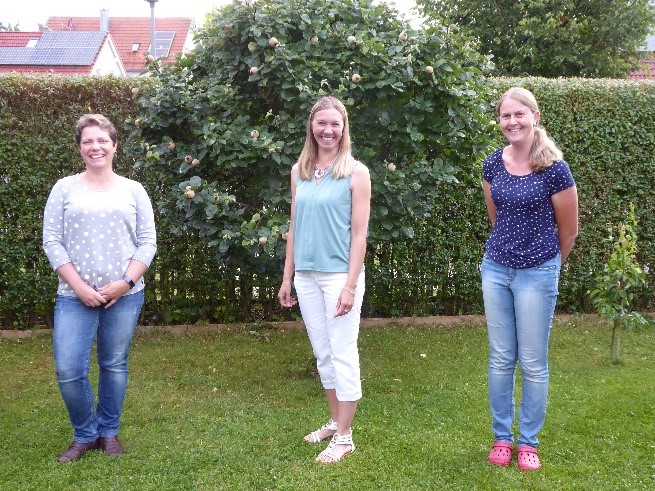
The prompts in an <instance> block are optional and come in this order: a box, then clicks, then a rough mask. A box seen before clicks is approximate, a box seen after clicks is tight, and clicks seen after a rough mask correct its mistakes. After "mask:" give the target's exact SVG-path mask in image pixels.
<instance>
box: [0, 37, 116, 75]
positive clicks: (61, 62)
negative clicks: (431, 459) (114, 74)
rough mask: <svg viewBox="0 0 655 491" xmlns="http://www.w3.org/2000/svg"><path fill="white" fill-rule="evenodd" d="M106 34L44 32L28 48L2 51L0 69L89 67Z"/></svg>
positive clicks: (10, 48) (4, 48)
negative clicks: (15, 67)
mask: <svg viewBox="0 0 655 491" xmlns="http://www.w3.org/2000/svg"><path fill="white" fill-rule="evenodd" d="M107 36H108V34H107V33H106V32H98V31H96V32H44V33H43V34H42V36H41V38H40V39H39V41H38V42H37V43H36V45H35V46H34V47H32V48H26V47H25V45H23V46H22V47H3V48H2V49H0V65H28V66H47V67H52V66H81V67H89V66H91V65H93V63H94V61H95V59H96V57H97V56H98V53H99V51H100V48H101V47H102V45H103V43H104V42H105V39H106V38H107Z"/></svg>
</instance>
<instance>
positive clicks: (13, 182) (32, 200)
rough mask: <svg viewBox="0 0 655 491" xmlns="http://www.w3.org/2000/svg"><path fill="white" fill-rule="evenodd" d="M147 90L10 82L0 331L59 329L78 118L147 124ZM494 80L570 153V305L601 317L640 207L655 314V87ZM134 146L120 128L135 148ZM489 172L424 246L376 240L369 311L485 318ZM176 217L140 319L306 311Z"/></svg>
mask: <svg viewBox="0 0 655 491" xmlns="http://www.w3.org/2000/svg"><path fill="white" fill-rule="evenodd" d="M144 83H149V82H148V80H143V79H138V80H136V79H114V78H86V77H60V76H33V77H31V76H30V77H26V76H13V75H10V76H1V77H0V175H1V176H2V181H3V182H2V185H0V251H2V260H1V261H0V327H2V328H26V327H28V328H29V327H33V326H36V325H47V326H49V325H51V313H52V307H53V303H54V299H55V290H56V278H55V275H54V273H53V272H52V271H51V270H50V267H49V265H48V263H47V260H46V258H45V255H44V254H43V251H42V249H41V220H42V211H43V206H44V205H45V200H46V199H47V196H48V193H49V191H50V188H51V187H52V185H53V184H54V182H55V181H56V180H57V179H59V178H61V177H62V176H65V175H69V174H72V173H75V172H79V171H80V170H82V166H83V163H82V160H81V158H80V156H79V153H78V150H77V148H76V146H75V141H74V137H73V129H74V124H75V121H76V120H77V118H78V117H79V116H80V114H82V113H85V112H100V113H103V114H105V115H107V116H108V117H109V118H110V119H111V120H113V121H114V122H115V123H116V124H117V126H119V127H121V126H122V124H123V123H124V122H126V121H127V120H129V119H134V118H136V117H137V116H138V114H136V111H137V109H136V105H135V104H134V99H133V96H132V88H133V87H135V86H138V85H139V84H144ZM489 83H490V84H491V85H492V88H493V90H494V92H495V94H496V95H498V94H500V93H501V92H502V91H503V90H505V89H506V88H507V87H509V86H511V85H523V86H525V87H528V88H529V89H530V90H532V91H533V92H534V93H535V95H536V96H537V99H538V101H539V103H540V106H541V111H542V122H543V124H544V126H545V127H546V128H547V129H548V131H549V133H550V134H551V136H552V137H553V138H554V139H555V141H556V142H557V143H558V145H559V146H560V147H561V148H562V150H563V151H564V155H565V159H566V160H567V161H568V162H569V164H570V166H571V169H572V171H573V174H574V177H575V179H576V182H577V185H578V190H579V195H580V236H579V238H578V241H577V243H576V246H575V248H574V250H573V252H572V254H571V257H570V260H569V262H568V264H567V266H566V267H565V269H564V272H563V275H562V279H561V284H560V300H559V307H558V308H559V310H560V311H562V312H590V311H592V307H591V304H590V301H589V299H588V296H587V290H588V289H590V288H591V287H592V285H593V284H594V276H595V275H596V274H597V273H598V272H600V270H601V269H602V267H603V265H604V263H605V261H606V260H607V257H608V255H609V252H610V249H611V247H610V246H609V245H608V244H607V238H608V236H609V231H608V227H610V226H612V225H616V224H617V223H618V222H620V221H621V220H623V219H624V217H625V216H626V214H627V209H628V205H629V203H630V202H634V203H635V205H636V213H637V217H638V229H637V233H638V238H639V242H638V247H639V251H638V259H639V262H640V264H642V265H643V266H646V267H647V268H648V274H647V277H648V287H647V288H645V289H644V290H643V291H641V292H640V293H639V295H638V298H637V301H636V308H638V309H640V310H644V311H653V310H655V309H654V300H653V299H654V298H655V295H654V293H655V282H654V281H653V279H654V278H653V277H654V273H655V272H654V271H653V266H655V257H654V256H655V241H654V237H653V235H654V233H655V232H654V231H655V223H654V221H655V210H654V207H655V190H654V188H653V176H654V175H655V132H654V131H653V128H655V112H654V111H653V107H655V85H654V84H648V83H643V82H642V83H636V82H630V81H609V80H581V79H580V80H578V79H558V80H547V79H535V78H532V79H495V80H490V81H489ZM489 102H490V107H491V105H492V103H493V101H489ZM490 131H493V132H496V133H498V129H497V128H493V127H492V128H490ZM126 138H127V133H126V132H122V133H121V139H122V141H123V142H124V143H125V144H129V143H130V142H125V141H124V140H125V139H126ZM498 142H499V144H501V140H500V137H499V139H498ZM131 143H132V144H133V143H135V142H131ZM127 155H128V154H127V153H126V152H125V151H124V150H123V149H122V148H119V152H118V154H117V158H116V166H117V169H118V172H119V173H121V174H123V175H127V176H130V177H133V178H136V179H138V180H140V181H141V182H143V183H144V185H145V186H146V187H147V188H148V190H149V192H150V193H151V196H154V195H161V194H166V193H167V192H168V190H167V189H161V188H160V186H159V183H157V182H154V179H153V178H152V176H149V175H148V174H147V173H146V172H145V171H137V170H134V169H133V167H132V162H131V161H130V160H129V158H128V156H127ZM369 164H373V163H369ZM480 171H481V169H480V167H479V166H478V167H476V168H475V169H468V170H462V171H460V174H459V176H458V178H459V183H458V184H447V185H446V184H445V185H444V186H448V188H447V189H445V192H444V193H443V196H444V197H443V199H442V200H441V201H440V202H438V203H434V212H433V214H432V216H431V217H428V218H425V219H424V220H423V221H421V222H420V223H415V224H412V225H413V226H414V228H415V231H416V234H415V237H414V238H413V239H412V240H409V239H407V240H402V239H397V240H394V241H393V242H389V243H383V244H369V254H368V257H367V269H368V271H367V297H366V300H365V312H364V314H365V315H366V316H369V317H378V316H382V317H392V316H413V315H414V316H425V315H457V314H473V313H481V312H482V310H483V309H482V299H481V292H480V286H479V263H480V258H481V256H482V252H483V248H484V241H485V240H486V237H487V235H488V233H489V224H488V219H487V215H486V211H485V208H484V201H483V196H482V191H481V186H480ZM171 199H175V196H172V197H171ZM169 222H170V219H169V218H168V217H164V216H160V217H158V223H159V228H158V235H159V251H158V254H157V257H156V259H155V261H154V262H153V264H152V267H151V268H150V270H149V272H148V278H147V281H148V288H147V301H146V307H145V308H144V312H143V318H142V323H144V324H152V323H157V324H170V323H196V322H234V321H242V322H246V321H250V322H253V321H262V320H263V321H266V320H282V319H289V318H292V317H296V316H298V313H297V311H281V310H280V309H279V308H278V307H277V287H278V281H279V278H277V277H267V278H260V277H258V276H257V274H256V272H245V271H240V272H239V274H238V275H237V274H235V272H234V271H221V270H218V269H217V267H216V266H215V263H214V262H213V260H212V251H211V249H209V248H207V247H205V246H204V245H203V244H202V243H201V242H198V241H197V239H195V238H181V237H177V236H174V235H173V234H171V233H170V231H169V230H168V225H169Z"/></svg>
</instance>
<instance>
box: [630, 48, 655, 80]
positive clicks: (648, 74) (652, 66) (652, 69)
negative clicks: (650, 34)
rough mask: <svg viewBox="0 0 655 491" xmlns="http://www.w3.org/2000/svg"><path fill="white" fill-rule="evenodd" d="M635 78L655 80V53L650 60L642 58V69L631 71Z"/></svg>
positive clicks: (632, 77) (631, 76) (631, 75)
mask: <svg viewBox="0 0 655 491" xmlns="http://www.w3.org/2000/svg"><path fill="white" fill-rule="evenodd" d="M630 78H631V79H633V80H655V53H654V54H653V57H652V58H651V59H648V60H641V69H640V70H635V71H633V72H630Z"/></svg>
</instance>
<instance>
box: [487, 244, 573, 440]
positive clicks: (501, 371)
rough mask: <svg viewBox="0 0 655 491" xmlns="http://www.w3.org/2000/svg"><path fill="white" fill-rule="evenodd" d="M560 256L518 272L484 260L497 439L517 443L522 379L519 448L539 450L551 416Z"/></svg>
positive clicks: (494, 427)
mask: <svg viewBox="0 0 655 491" xmlns="http://www.w3.org/2000/svg"><path fill="white" fill-rule="evenodd" d="M560 265H561V258H560V255H559V254H558V255H557V256H556V257H554V258H552V259H549V260H548V261H546V262H544V263H542V264H540V265H539V266H535V267H533V268H525V269H515V268H510V267H507V266H503V265H502V264H498V263H497V262H495V261H493V260H492V259H491V258H489V257H488V256H487V255H485V256H484V258H483V259H482V293H483V296H484V310H485V314H486V318H487V330H488V335H489V405H490V407H491V418H492V423H491V428H492V431H493V433H494V438H495V441H503V442H508V443H514V435H513V433H512V424H513V422H514V381H515V375H516V367H517V363H519V364H520V365H521V377H522V381H523V385H522V391H521V406H520V409H519V427H518V429H519V437H518V441H517V443H518V445H530V446H532V447H536V446H537V445H538V444H539V440H538V439H537V434H538V433H539V430H541V428H542V426H543V424H544V420H545V418H546V401H547V399H548V338H549V335H550V329H551V325H552V322H553V314H554V312H555V303H556V301H557V294H558V290H557V285H558V282H559V273H560Z"/></svg>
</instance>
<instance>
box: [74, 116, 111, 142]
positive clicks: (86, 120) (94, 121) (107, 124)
mask: <svg viewBox="0 0 655 491" xmlns="http://www.w3.org/2000/svg"><path fill="white" fill-rule="evenodd" d="M88 126H97V127H99V128H100V129H101V130H104V131H106V132H107V133H108V134H109V138H111V141H112V142H113V143H114V145H116V143H118V132H117V131H116V127H115V126H114V125H113V123H112V122H111V121H109V120H108V119H107V118H106V117H104V116H103V115H102V114H85V115H84V116H82V117H81V118H80V119H78V120H77V125H76V126H75V141H76V142H77V146H78V147H79V146H80V143H81V141H82V131H83V130H84V128H86V127H88Z"/></svg>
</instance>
